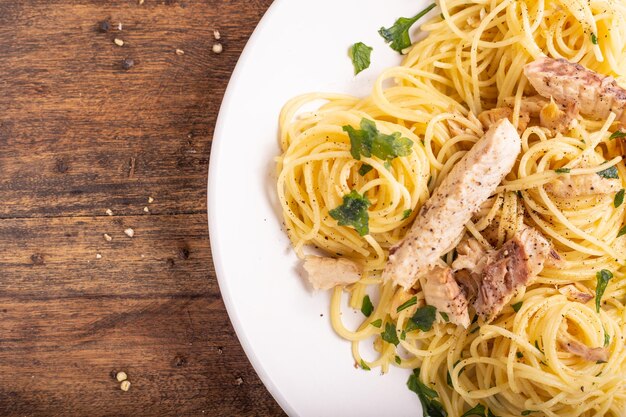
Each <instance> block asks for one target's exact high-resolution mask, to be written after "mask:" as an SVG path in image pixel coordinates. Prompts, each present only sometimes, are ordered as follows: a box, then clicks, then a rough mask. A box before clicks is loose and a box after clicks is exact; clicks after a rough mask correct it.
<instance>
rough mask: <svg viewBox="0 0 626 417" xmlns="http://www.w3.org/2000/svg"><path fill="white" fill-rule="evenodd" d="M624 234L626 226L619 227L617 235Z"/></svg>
mask: <svg viewBox="0 0 626 417" xmlns="http://www.w3.org/2000/svg"><path fill="white" fill-rule="evenodd" d="M624 235H626V226H624V227H622V228H621V229H619V232H617V237H620V236H624Z"/></svg>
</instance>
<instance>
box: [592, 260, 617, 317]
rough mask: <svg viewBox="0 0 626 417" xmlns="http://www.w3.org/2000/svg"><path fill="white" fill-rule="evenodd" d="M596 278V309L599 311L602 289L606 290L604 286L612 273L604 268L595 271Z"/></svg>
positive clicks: (611, 276)
mask: <svg viewBox="0 0 626 417" xmlns="http://www.w3.org/2000/svg"><path fill="white" fill-rule="evenodd" d="M596 278H597V280H598V283H597V284H596V311H597V312H598V313H599V312H600V302H601V301H602V296H603V295H604V291H606V286H607V285H608V284H609V280H610V279H611V278H613V273H612V272H611V271H608V270H606V269H603V270H602V271H600V272H598V273H596Z"/></svg>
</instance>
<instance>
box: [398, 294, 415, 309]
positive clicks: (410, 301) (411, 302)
mask: <svg viewBox="0 0 626 417" xmlns="http://www.w3.org/2000/svg"><path fill="white" fill-rule="evenodd" d="M415 304H417V297H411V298H409V299H408V300H407V301H406V302H404V303H402V304H401V305H400V306H399V307H398V308H396V313H399V312H401V311H402V310H405V309H407V308H409V307H411V306H414V305H415Z"/></svg>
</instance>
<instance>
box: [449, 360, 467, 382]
mask: <svg viewBox="0 0 626 417" xmlns="http://www.w3.org/2000/svg"><path fill="white" fill-rule="evenodd" d="M459 363H461V359H459V360H458V361H456V362H454V365H452V367H453V368H456V366H457V365H458V364H459ZM463 372H465V368H461V370H460V371H459V376H461V374H462V373H463ZM447 373H448V375H447V378H446V379H447V381H448V385H450V386H451V387H452V377H451V376H450V371H447Z"/></svg>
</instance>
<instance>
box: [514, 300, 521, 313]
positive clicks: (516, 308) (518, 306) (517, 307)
mask: <svg viewBox="0 0 626 417" xmlns="http://www.w3.org/2000/svg"><path fill="white" fill-rule="evenodd" d="M522 304H524V302H523V301H520V302H519V303H515V304H511V307H513V311H515V312H516V313H517V312H518V311H519V310H520V308H522Z"/></svg>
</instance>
